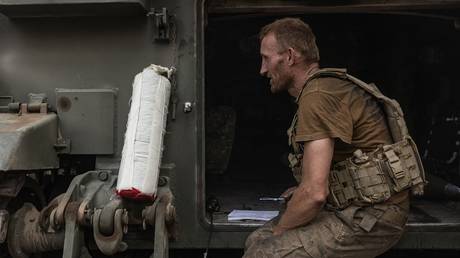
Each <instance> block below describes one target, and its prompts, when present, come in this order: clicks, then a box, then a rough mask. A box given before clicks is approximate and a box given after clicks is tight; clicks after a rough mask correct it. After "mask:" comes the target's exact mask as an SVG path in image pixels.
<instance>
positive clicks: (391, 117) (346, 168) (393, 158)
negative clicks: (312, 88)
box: [287, 69, 426, 209]
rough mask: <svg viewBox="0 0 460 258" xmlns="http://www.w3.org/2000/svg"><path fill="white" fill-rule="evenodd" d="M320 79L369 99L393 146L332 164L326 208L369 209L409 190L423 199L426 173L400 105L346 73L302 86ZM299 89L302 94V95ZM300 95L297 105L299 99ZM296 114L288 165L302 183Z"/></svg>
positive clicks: (325, 72) (330, 72) (329, 73)
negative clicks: (376, 106)
mask: <svg viewBox="0 0 460 258" xmlns="http://www.w3.org/2000/svg"><path fill="white" fill-rule="evenodd" d="M319 77H335V78H339V79H341V80H348V81H350V82H352V83H353V84H355V85H357V86H359V87H360V88H362V89H363V90H364V91H366V92H367V93H369V94H370V95H372V96H373V97H374V98H375V99H376V100H377V101H378V102H379V103H380V106H381V108H383V110H384V113H385V117H386V121H387V125H388V127H389V130H390V134H391V136H392V138H393V142H394V143H393V144H389V145H383V146H381V147H378V148H377V149H375V150H374V151H372V152H368V153H363V152H362V151H361V150H359V149H358V150H356V151H355V152H354V153H353V156H352V157H350V158H348V159H346V160H344V161H341V162H338V163H335V164H333V166H332V168H331V172H330V174H329V196H328V204H329V205H330V206H332V207H334V208H337V209H343V208H346V207H348V206H349V205H351V204H357V205H370V204H375V203H381V202H384V201H386V200H388V199H389V198H390V197H391V196H392V195H393V194H395V193H398V192H401V191H403V190H406V189H409V188H410V189H411V192H412V194H413V195H422V194H423V187H424V185H425V184H426V180H425V172H424V169H423V165H422V162H421V159H420V155H419V153H418V150H417V146H416V145H415V143H414V141H413V140H412V138H411V137H410V135H409V133H408V130H407V126H406V122H405V120H404V114H403V112H402V110H401V107H400V106H399V103H398V102H397V101H396V100H394V99H390V98H388V97H386V96H384V95H383V94H382V93H381V92H380V90H379V89H378V88H377V86H376V85H375V84H367V83H365V82H363V81H361V80H359V79H357V78H355V77H353V76H351V75H349V74H347V73H346V70H345V69H322V70H319V71H318V72H316V73H314V74H313V75H312V76H311V77H310V78H309V79H308V80H307V82H306V83H305V85H304V88H303V89H305V88H306V87H307V86H308V83H309V82H310V81H311V80H313V79H315V78H319ZM303 89H302V91H303ZM302 91H301V92H300V94H299V96H298V97H297V100H296V102H298V101H299V99H300V97H301V96H302ZM296 126H297V113H296V114H295V116H294V118H293V120H292V123H291V126H290V128H289V129H288V132H287V133H288V137H289V145H290V146H291V147H292V150H293V153H291V154H289V163H290V167H291V169H292V171H293V174H294V177H295V178H296V180H297V181H298V182H300V179H301V170H302V169H301V167H302V165H301V161H302V156H303V145H302V144H299V143H297V142H296V141H295V135H296Z"/></svg>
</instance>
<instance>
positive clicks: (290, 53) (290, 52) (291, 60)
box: [287, 47, 297, 65]
mask: <svg viewBox="0 0 460 258" xmlns="http://www.w3.org/2000/svg"><path fill="white" fill-rule="evenodd" d="M296 59H297V52H296V51H295V50H294V49H293V48H292V47H290V48H288V49H287V63H288V65H294V64H295V63H296Z"/></svg>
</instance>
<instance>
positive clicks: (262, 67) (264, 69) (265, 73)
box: [259, 62, 267, 76]
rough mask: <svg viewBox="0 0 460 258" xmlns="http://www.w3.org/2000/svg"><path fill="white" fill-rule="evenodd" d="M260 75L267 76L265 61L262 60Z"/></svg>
mask: <svg viewBox="0 0 460 258" xmlns="http://www.w3.org/2000/svg"><path fill="white" fill-rule="evenodd" d="M259 73H260V75H262V76H266V75H267V68H265V64H264V62H262V64H261V65H260V71H259Z"/></svg>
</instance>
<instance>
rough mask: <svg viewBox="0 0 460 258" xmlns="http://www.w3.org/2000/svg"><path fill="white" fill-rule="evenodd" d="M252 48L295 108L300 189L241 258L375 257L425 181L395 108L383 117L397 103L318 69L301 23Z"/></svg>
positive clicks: (276, 27)
mask: <svg viewBox="0 0 460 258" xmlns="http://www.w3.org/2000/svg"><path fill="white" fill-rule="evenodd" d="M260 43H261V44H260V55H261V57H262V64H261V68H260V74H261V75H262V76H266V77H268V78H269V79H270V89H271V91H272V93H278V92H281V91H287V92H288V93H289V94H290V95H291V96H293V97H294V98H296V102H297V104H298V110H297V113H296V115H295V117H294V119H293V122H292V125H291V128H290V129H289V130H288V135H289V142H290V145H291V147H292V150H293V153H292V154H290V155H289V161H290V164H291V168H292V170H293V173H294V176H295V177H296V179H297V181H298V183H299V184H298V186H297V187H294V188H291V189H288V190H287V191H286V192H285V193H284V194H283V196H284V197H288V196H291V197H290V199H289V201H288V202H287V206H286V210H285V211H284V212H283V213H282V214H281V216H280V217H278V218H276V219H274V220H273V221H271V222H269V223H267V224H266V225H264V226H263V227H261V228H259V229H258V230H256V231H255V232H253V233H252V234H251V235H250V236H249V237H248V239H247V241H246V251H245V254H244V257H254V258H255V257H257V258H262V257H315V258H317V257H353V258H356V257H375V256H378V255H380V254H382V253H383V252H385V251H386V250H388V249H389V248H390V247H392V246H393V245H394V244H396V243H397V242H398V240H399V239H400V237H401V235H402V233H403V229H404V226H405V224H406V221H407V217H408V212H409V196H408V192H409V190H410V189H413V191H415V192H417V193H420V192H421V189H420V188H421V186H423V184H424V176H423V168H422V166H421V164H420V162H419V161H420V159H419V157H418V153H417V151H416V147H415V145H414V144H413V141H412V140H411V138H410V136H409V135H408V133H407V127H406V126H405V123H404V119H403V118H402V112H401V114H400V116H399V117H398V118H397V119H393V117H391V119H390V118H389V117H387V115H386V113H387V111H388V110H393V111H394V112H396V113H398V112H399V111H400V108H399V105H397V102H395V101H394V102H392V101H393V100H390V99H389V98H386V97H385V96H383V95H382V94H381V92H380V91H379V90H378V89H377V87H376V86H375V85H372V84H366V83H364V82H362V81H360V80H358V79H356V78H355V77H352V76H350V75H348V74H347V73H346V71H345V70H343V69H320V68H319V51H318V47H317V46H316V42H315V35H314V34H313V32H312V30H311V29H310V27H309V26H308V25H307V24H305V23H304V22H302V21H301V20H300V19H295V18H285V19H280V20H277V21H275V22H273V23H271V24H268V25H266V26H265V27H263V28H262V30H261V32H260ZM384 109H388V110H384ZM398 121H399V122H398ZM390 127H391V128H390ZM390 129H391V130H390ZM402 153H403V154H404V155H405V156H404V157H405V159H403V158H401V157H402V156H403V154H402ZM406 154H407V155H406Z"/></svg>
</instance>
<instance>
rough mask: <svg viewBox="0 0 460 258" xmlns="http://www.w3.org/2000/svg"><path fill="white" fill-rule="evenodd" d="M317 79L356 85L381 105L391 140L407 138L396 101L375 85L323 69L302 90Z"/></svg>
mask: <svg viewBox="0 0 460 258" xmlns="http://www.w3.org/2000/svg"><path fill="white" fill-rule="evenodd" d="M319 77H335V78H338V79H342V80H348V81H350V82H352V83H353V84H355V85H357V86H358V87H360V88H361V89H363V90H364V91H366V92H367V93H369V94H370V95H371V96H373V97H374V98H376V99H377V100H378V101H379V102H380V103H381V104H383V108H384V111H385V114H386V116H387V121H388V125H389V127H390V131H391V133H392V136H393V140H394V141H395V142H397V141H400V140H402V139H403V138H407V137H409V132H408V130H407V126H406V123H405V121H404V113H403V111H402V109H401V107H400V105H399V103H398V102H397V101H396V100H394V99H391V98H388V97H387V96H385V95H383V94H382V92H381V91H380V90H379V89H378V88H377V86H376V85H375V84H373V83H365V82H363V81H362V80H360V79H358V78H356V77H354V76H352V75H349V74H348V73H347V71H346V69H337V68H325V69H321V70H319V71H317V72H315V73H314V74H313V75H312V76H311V77H310V78H308V80H307V82H306V83H305V86H304V88H303V89H305V88H306V87H307V86H308V83H309V82H311V81H312V80H314V79H316V78H319ZM303 89H302V92H303ZM302 92H300V95H299V98H300V96H301V95H302Z"/></svg>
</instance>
